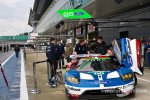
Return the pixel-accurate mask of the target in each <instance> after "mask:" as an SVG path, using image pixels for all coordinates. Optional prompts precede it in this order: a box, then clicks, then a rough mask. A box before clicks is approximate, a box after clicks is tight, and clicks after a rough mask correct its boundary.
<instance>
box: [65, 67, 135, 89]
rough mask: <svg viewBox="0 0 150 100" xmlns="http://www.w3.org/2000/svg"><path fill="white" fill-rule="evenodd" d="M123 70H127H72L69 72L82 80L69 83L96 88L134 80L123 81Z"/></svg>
mask: <svg viewBox="0 0 150 100" xmlns="http://www.w3.org/2000/svg"><path fill="white" fill-rule="evenodd" d="M123 72H125V71H124V69H120V70H114V71H87V72H78V71H75V70H74V71H70V72H69V74H70V75H72V76H74V77H76V78H78V79H79V80H80V82H79V84H71V83H67V84H68V85H72V86H76V87H88V88H89V87H91V88H94V87H113V86H118V85H124V84H128V83H130V82H132V81H133V80H129V81H123V80H122V79H121V74H122V73H123ZM69 74H68V75H69ZM68 75H67V76H68Z"/></svg>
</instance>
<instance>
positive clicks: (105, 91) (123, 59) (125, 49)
mask: <svg viewBox="0 0 150 100" xmlns="http://www.w3.org/2000/svg"><path fill="white" fill-rule="evenodd" d="M121 47H122V51H120V49H119V46H118V44H117V41H115V45H114V53H115V56H116V58H117V60H118V61H113V60H112V59H111V57H109V56H106V55H99V54H91V55H77V56H74V55H72V57H73V58H75V57H76V58H80V59H79V60H75V59H74V60H73V61H72V62H70V63H69V64H67V67H68V68H67V69H69V70H68V71H67V72H66V73H65V74H64V81H65V88H66V94H67V96H68V97H69V98H72V99H78V98H88V99H90V98H94V97H96V98H97V97H103V96H105V97H106V98H107V97H108V98H112V97H125V96H128V95H130V94H132V93H133V92H134V89H135V85H136V76H135V73H138V74H140V75H142V74H143V73H142V67H141V66H140V54H139V52H140V42H139V41H138V40H129V39H127V38H124V39H122V40H121Z"/></svg>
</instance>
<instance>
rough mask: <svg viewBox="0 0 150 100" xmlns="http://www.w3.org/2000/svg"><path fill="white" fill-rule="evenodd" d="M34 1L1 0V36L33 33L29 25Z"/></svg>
mask: <svg viewBox="0 0 150 100" xmlns="http://www.w3.org/2000/svg"><path fill="white" fill-rule="evenodd" d="M33 3H34V0H0V36H4V35H5V36H6V35H7V36H8V35H18V34H20V33H24V32H30V31H32V28H31V27H30V26H29V25H28V18H29V12H30V8H31V7H33Z"/></svg>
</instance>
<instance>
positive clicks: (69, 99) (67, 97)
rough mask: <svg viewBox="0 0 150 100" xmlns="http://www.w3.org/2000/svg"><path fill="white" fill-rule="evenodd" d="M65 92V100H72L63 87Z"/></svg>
mask: <svg viewBox="0 0 150 100" xmlns="http://www.w3.org/2000/svg"><path fill="white" fill-rule="evenodd" d="M65 93H66V100H72V99H71V98H70V97H69V96H68V92H67V89H66V88H65Z"/></svg>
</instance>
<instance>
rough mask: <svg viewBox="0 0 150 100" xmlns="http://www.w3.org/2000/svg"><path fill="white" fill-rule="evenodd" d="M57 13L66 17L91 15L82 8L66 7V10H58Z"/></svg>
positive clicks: (77, 17) (89, 16)
mask: <svg viewBox="0 0 150 100" xmlns="http://www.w3.org/2000/svg"><path fill="white" fill-rule="evenodd" d="M57 12H58V14H60V15H61V16H63V17H64V18H66V19H87V18H92V16H91V15H90V14H89V13H88V12H86V11H85V10H83V9H68V10H58V11H57Z"/></svg>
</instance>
